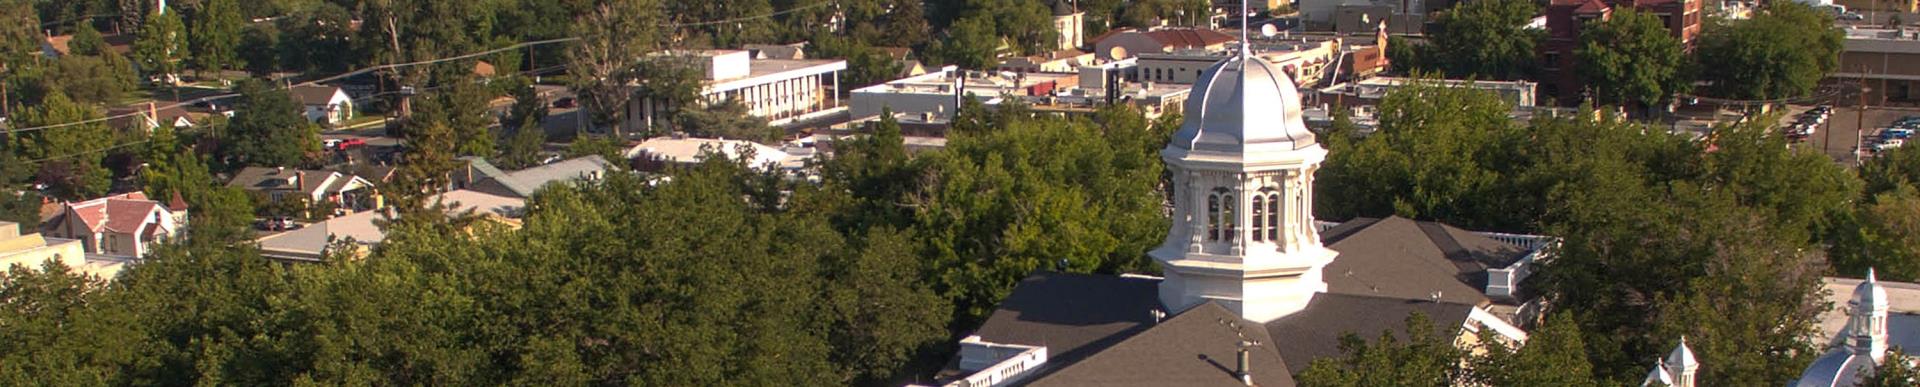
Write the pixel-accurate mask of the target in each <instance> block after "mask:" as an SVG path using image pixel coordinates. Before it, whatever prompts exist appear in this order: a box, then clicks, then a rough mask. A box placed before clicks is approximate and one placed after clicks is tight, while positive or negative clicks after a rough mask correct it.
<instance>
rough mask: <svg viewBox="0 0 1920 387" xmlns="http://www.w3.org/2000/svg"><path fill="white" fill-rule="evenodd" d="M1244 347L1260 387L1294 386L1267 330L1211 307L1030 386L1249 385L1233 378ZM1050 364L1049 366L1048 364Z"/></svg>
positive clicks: (1207, 305) (1189, 312) (1181, 316)
mask: <svg viewBox="0 0 1920 387" xmlns="http://www.w3.org/2000/svg"><path fill="white" fill-rule="evenodd" d="M1243 342H1253V343H1258V344H1257V345H1256V346H1253V347H1250V348H1249V349H1248V352H1247V355H1248V356H1247V358H1248V363H1249V367H1248V371H1249V372H1248V374H1249V375H1251V376H1252V378H1253V383H1254V385H1257V386H1269V387H1277V386H1292V385H1294V381H1293V372H1292V371H1290V370H1289V369H1288V368H1287V364H1286V363H1285V362H1283V361H1281V359H1280V353H1279V352H1278V351H1276V350H1275V349H1274V348H1275V347H1277V346H1283V345H1291V344H1289V343H1277V342H1275V341H1274V340H1273V338H1271V337H1269V336H1268V335H1267V330H1266V327H1264V326H1261V325H1260V324H1259V323H1255V322H1252V321H1247V320H1245V319H1242V318H1240V316H1237V315H1234V313H1233V312H1232V311H1229V310H1227V309H1226V308H1224V307H1221V306H1220V305H1219V304H1216V303H1213V302H1207V303H1204V304H1200V305H1199V306H1195V307H1193V308H1192V309H1188V310H1187V311H1185V312H1182V313H1180V314H1179V315H1177V316H1173V317H1172V318H1168V319H1167V320H1166V321H1162V322H1160V323H1157V324H1154V325H1152V326H1151V327H1149V328H1147V329H1146V330H1144V331H1141V332H1140V333H1137V334H1134V335H1132V336H1130V337H1127V338H1126V339H1125V340H1122V341H1120V342H1119V343H1117V344H1114V345H1113V346H1111V347H1108V348H1106V349H1105V350H1102V351H1100V352H1099V353H1095V354H1092V355H1090V356H1088V357H1086V358H1085V359H1082V360H1080V361H1078V362H1074V363H1070V364H1066V365H1064V366H1060V367H1058V368H1049V369H1048V370H1046V371H1043V372H1044V373H1042V374H1039V375H1036V376H1034V377H1033V379H1030V380H1031V382H1029V383H1028V384H1027V385H1028V386H1036V387H1037V386H1222V387H1225V386H1246V384H1244V383H1243V382H1242V381H1241V380H1240V379H1239V377H1237V376H1235V374H1234V372H1235V371H1236V370H1235V368H1237V367H1238V366H1239V364H1238V363H1239V353H1238V352H1239V349H1240V345H1241V344H1242V343H1243ZM1050 364H1051V362H1050Z"/></svg>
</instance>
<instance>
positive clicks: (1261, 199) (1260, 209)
mask: <svg viewBox="0 0 1920 387" xmlns="http://www.w3.org/2000/svg"><path fill="white" fill-rule="evenodd" d="M1266 203H1267V198H1266V197H1265V195H1253V206H1252V207H1249V208H1250V209H1252V210H1253V228H1251V229H1248V230H1247V232H1250V233H1253V241H1254V242H1259V241H1261V240H1262V239H1263V238H1265V237H1266V236H1267V230H1266V227H1267V223H1266V221H1267V217H1266V213H1265V212H1266V209H1267V206H1266Z"/></svg>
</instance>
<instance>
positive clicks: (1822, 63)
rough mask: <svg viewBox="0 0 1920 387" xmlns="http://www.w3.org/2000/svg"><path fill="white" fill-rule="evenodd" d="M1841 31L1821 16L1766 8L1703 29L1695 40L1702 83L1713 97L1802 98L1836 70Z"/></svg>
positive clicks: (1804, 9)
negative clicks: (1751, 14) (1750, 14)
mask: <svg viewBox="0 0 1920 387" xmlns="http://www.w3.org/2000/svg"><path fill="white" fill-rule="evenodd" d="M1844 41H1845V36H1844V32H1842V31H1840V30H1838V29H1835V28H1833V17H1832V16H1831V15H1829V14H1828V13H1827V12H1826V11H1821V10H1815V9H1813V8H1810V7H1808V6H1806V5H1804V4H1800V3H1793V2H1784V3H1779V4H1769V5H1768V6H1767V8H1766V9H1764V10H1761V11H1758V12H1755V14H1754V15H1753V17H1751V18H1747V19H1744V20H1730V21H1727V22H1726V23H1723V24H1709V25H1708V28H1707V30H1706V31H1705V32H1704V33H1702V34H1701V35H1700V47H1699V48H1698V49H1696V50H1695V51H1694V55H1695V56H1696V57H1697V58H1699V63H1700V66H1701V68H1702V69H1712V71H1701V72H1700V77H1701V79H1702V80H1705V81H1707V82H1708V83H1710V84H1711V86H1710V87H1709V90H1710V91H1712V92H1713V93H1715V94H1717V95H1719V96H1723V97H1727V98H1740V99H1774V98H1785V97H1793V96H1799V95H1805V94H1806V93H1808V92H1810V91H1812V90H1813V87H1814V86H1815V84H1817V83H1819V82H1820V80H1821V79H1822V78H1826V76H1827V74H1828V73H1832V72H1834V71H1836V70H1839V69H1837V67H1839V63H1840V48H1841V44H1842V43H1844Z"/></svg>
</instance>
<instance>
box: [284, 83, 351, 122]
mask: <svg viewBox="0 0 1920 387" xmlns="http://www.w3.org/2000/svg"><path fill="white" fill-rule="evenodd" d="M288 92H289V93H291V94H293V99H294V100H295V101H299V102H300V106H303V107H305V109H304V110H305V112H306V116H307V120H308V121H313V122H316V123H319V124H321V125H327V126H333V125H340V124H344V123H346V122H347V120H350V119H353V99H352V98H347V92H346V91H345V90H341V89H340V88H339V87H334V86H315V85H301V86H296V87H294V88H293V89H292V90H289V91H288Z"/></svg>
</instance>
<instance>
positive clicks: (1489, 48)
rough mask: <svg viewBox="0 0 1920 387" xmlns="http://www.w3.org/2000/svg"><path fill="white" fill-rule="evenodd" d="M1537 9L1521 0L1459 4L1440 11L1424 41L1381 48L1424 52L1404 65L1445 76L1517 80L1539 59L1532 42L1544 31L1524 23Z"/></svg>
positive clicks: (1528, 71)
mask: <svg viewBox="0 0 1920 387" xmlns="http://www.w3.org/2000/svg"><path fill="white" fill-rule="evenodd" d="M1538 11H1539V6H1536V5H1534V2H1532V1H1527V0H1492V1H1474V2H1465V3H1460V5H1457V6H1454V8H1453V9H1452V10H1449V11H1447V12H1444V13H1441V14H1440V16H1439V18H1438V20H1437V21H1435V24H1434V26H1433V27H1432V30H1431V31H1429V33H1428V36H1429V38H1428V42H1427V43H1425V44H1421V45H1407V46H1408V47H1405V48H1400V47H1395V46H1396V45H1395V44H1388V45H1387V47H1388V49H1389V50H1400V49H1415V50H1424V51H1427V52H1426V53H1425V55H1421V56H1418V58H1417V59H1415V61H1413V62H1408V63H1405V64H1404V65H1409V66H1412V68H1418V67H1420V66H1425V67H1426V69H1427V70H1437V71H1443V72H1445V73H1446V75H1447V77H1448V78H1455V79H1459V78H1479V79H1498V80H1514V79H1521V78H1524V77H1527V76H1529V75H1532V74H1533V73H1534V70H1535V67H1536V66H1538V65H1537V64H1536V63H1537V62H1539V58H1538V55H1539V52H1538V51H1537V50H1536V47H1537V46H1538V45H1539V44H1540V43H1541V42H1542V41H1543V40H1544V39H1545V38H1546V36H1545V33H1544V31H1541V30H1538V29H1532V28H1527V22H1528V21H1530V20H1532V19H1533V16H1534V14H1536V13H1537V12H1538ZM1402 45H1405V44H1402ZM1400 56H1401V57H1402V58H1406V57H1408V56H1411V55H1407V54H1405V53H1403V54H1401V55H1400ZM1423 59H1424V60H1428V61H1430V63H1429V62H1422V61H1421V60H1423ZM1395 63H1399V62H1397V61H1396V62H1395Z"/></svg>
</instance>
